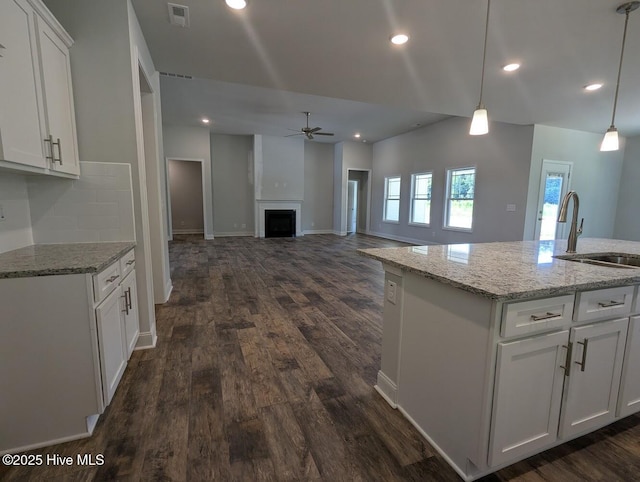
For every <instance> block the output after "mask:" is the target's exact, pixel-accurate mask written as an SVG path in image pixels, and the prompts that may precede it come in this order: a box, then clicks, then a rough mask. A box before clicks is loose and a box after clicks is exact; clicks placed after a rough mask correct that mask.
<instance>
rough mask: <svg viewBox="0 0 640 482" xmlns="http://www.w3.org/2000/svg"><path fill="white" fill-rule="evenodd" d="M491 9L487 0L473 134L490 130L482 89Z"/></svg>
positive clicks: (471, 131)
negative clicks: (478, 95)
mask: <svg viewBox="0 0 640 482" xmlns="http://www.w3.org/2000/svg"><path fill="white" fill-rule="evenodd" d="M490 10H491V0H487V21H486V23H485V27H484V50H483V51H482V75H481V77H480V101H479V102H478V107H476V110H475V112H474V113H473V119H471V127H470V128H469V134H470V135H472V136H481V135H484V134H486V133H488V132H489V116H488V115H487V109H486V107H485V106H484V105H482V90H483V88H484V65H485V63H486V60H487V34H488V33H489V11H490Z"/></svg>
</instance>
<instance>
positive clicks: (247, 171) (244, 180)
mask: <svg viewBox="0 0 640 482" xmlns="http://www.w3.org/2000/svg"><path fill="white" fill-rule="evenodd" d="M210 139H211V163H212V175H213V231H214V235H215V236H230V235H234V236H238V235H251V236H253V232H254V227H253V225H254V216H253V209H254V199H253V173H252V166H251V162H252V153H253V136H232V135H223V134H212V135H211V137H210Z"/></svg>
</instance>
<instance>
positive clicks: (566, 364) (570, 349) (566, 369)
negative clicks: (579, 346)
mask: <svg viewBox="0 0 640 482" xmlns="http://www.w3.org/2000/svg"><path fill="white" fill-rule="evenodd" d="M562 347H563V348H566V349H567V356H566V358H565V359H564V366H563V365H560V368H562V369H564V376H565V377H568V376H569V375H570V374H571V355H572V352H573V343H571V342H569V344H568V345H562Z"/></svg>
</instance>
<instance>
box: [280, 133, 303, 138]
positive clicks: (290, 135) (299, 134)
mask: <svg viewBox="0 0 640 482" xmlns="http://www.w3.org/2000/svg"><path fill="white" fill-rule="evenodd" d="M302 134H304V132H298V133H297V134H289V135H288V136H284V137H293V136H301V135H302Z"/></svg>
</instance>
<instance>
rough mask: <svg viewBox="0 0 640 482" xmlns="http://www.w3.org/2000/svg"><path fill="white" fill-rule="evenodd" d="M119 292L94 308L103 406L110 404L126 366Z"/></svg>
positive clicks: (115, 292) (113, 293) (116, 291)
mask: <svg viewBox="0 0 640 482" xmlns="http://www.w3.org/2000/svg"><path fill="white" fill-rule="evenodd" d="M120 294H121V293H120V290H119V289H117V290H115V291H113V292H112V293H111V294H110V295H109V296H107V298H106V299H105V300H104V301H103V302H102V303H101V304H100V305H99V306H98V308H96V322H97V324H98V341H99V343H100V370H101V372H102V394H103V397H104V404H105V406H106V405H108V404H109V403H110V402H111V399H112V398H113V394H114V393H115V391H116V388H117V387H118V383H120V379H121V378H122V374H123V373H124V369H125V368H126V366H127V354H126V351H125V346H124V341H123V340H124V334H123V327H122V317H121V316H120V313H121V304H120Z"/></svg>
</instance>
